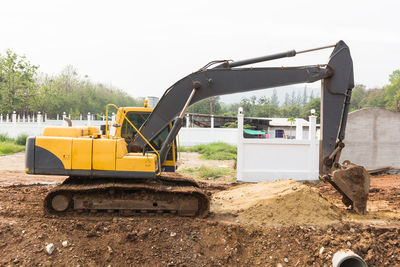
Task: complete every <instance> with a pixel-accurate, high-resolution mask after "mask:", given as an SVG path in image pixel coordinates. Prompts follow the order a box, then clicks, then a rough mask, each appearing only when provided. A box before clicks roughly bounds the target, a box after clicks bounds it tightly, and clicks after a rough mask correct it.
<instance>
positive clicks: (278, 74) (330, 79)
mask: <svg viewBox="0 0 400 267" xmlns="http://www.w3.org/2000/svg"><path fill="white" fill-rule="evenodd" d="M330 47H332V46H330ZM323 48H327V47H323ZM309 51H313V50H308V51H302V52H309ZM298 53H301V52H297V54H298ZM295 55H296V51H294V50H292V51H288V52H284V53H279V54H275V55H268V56H264V57H259V58H254V59H247V60H242V61H236V62H229V61H222V62H223V63H222V64H220V65H218V66H216V67H214V68H212V69H210V68H202V69H200V70H199V71H197V72H194V73H192V74H190V75H188V76H186V77H184V78H183V79H181V80H179V81H178V82H176V83H175V84H174V85H172V86H171V87H170V88H168V89H167V91H166V92H165V93H164V95H163V96H162V97H161V99H160V101H159V102H158V104H157V106H156V107H155V109H154V111H153V112H152V113H151V115H150V116H149V117H148V119H147V120H146V121H145V123H144V124H143V125H142V127H141V129H140V131H141V133H142V134H143V136H144V137H145V138H147V139H148V140H152V139H153V138H155V137H156V136H157V135H158V134H159V133H160V132H161V131H162V129H164V128H165V127H166V126H167V125H168V124H169V123H170V122H171V121H173V120H175V122H174V127H173V128H172V130H171V131H170V133H169V136H168V137H167V139H166V140H165V142H164V144H163V145H162V147H161V149H160V157H161V161H162V162H163V161H164V160H165V157H166V154H167V152H168V151H169V149H170V146H171V144H172V142H173V140H174V138H175V136H176V135H177V134H178V132H179V129H180V127H181V125H182V120H183V115H184V113H185V112H186V109H187V107H188V106H190V105H192V104H194V103H196V102H198V101H200V100H202V99H205V98H208V97H212V96H218V95H224V94H233V93H239V92H247V91H253V90H259V89H266V88H273V87H279V86H285V85H291V84H298V83H311V82H315V81H318V80H322V93H321V102H322V103H321V141H320V176H321V178H322V179H323V180H325V181H328V182H330V183H331V184H332V185H333V186H334V187H335V188H336V189H337V190H338V191H339V192H340V193H341V194H342V195H343V202H344V203H345V204H346V205H348V206H352V207H353V208H354V210H355V211H356V212H358V213H365V210H366V202H367V197H368V190H369V176H368V174H366V172H365V169H364V168H363V167H360V166H357V165H354V164H344V165H342V164H340V163H339V158H340V151H341V150H342V148H343V147H344V143H343V139H344V133H345V127H346V121H347V114H348V109H349V104H350V98H351V90H352V88H353V87H354V78H353V63H352V59H351V55H350V50H349V48H348V46H347V45H346V44H345V43H344V42H343V41H340V42H338V43H337V44H336V45H334V50H333V52H332V54H331V56H330V58H329V62H328V64H327V65H314V66H301V67H278V68H257V67H255V68H239V67H241V66H245V65H248V64H253V63H257V62H263V61H268V60H274V59H278V58H283V57H292V56H295ZM216 62H221V61H216ZM206 66H208V67H209V66H210V64H208V65H206ZM134 145H135V146H137V147H142V148H143V149H144V147H145V146H146V143H145V142H144V140H143V139H142V138H141V137H139V136H137V137H136V139H135V140H134ZM350 172H351V175H348V174H349V173H350ZM349 176H351V177H350V178H349Z"/></svg>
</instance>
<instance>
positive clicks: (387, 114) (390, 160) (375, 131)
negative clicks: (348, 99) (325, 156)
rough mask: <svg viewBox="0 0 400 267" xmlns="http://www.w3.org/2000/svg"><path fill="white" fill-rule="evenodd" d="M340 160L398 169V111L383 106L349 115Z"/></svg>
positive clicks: (399, 145)
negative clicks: (344, 145)
mask: <svg viewBox="0 0 400 267" xmlns="http://www.w3.org/2000/svg"><path fill="white" fill-rule="evenodd" d="M344 143H345V144H346V147H345V148H344V149H343V151H342V156H341V160H342V161H343V160H346V159H348V160H350V161H351V162H354V163H356V164H359V165H362V166H364V167H365V168H366V169H377V168H381V167H387V166H391V167H394V168H400V113H396V112H392V111H389V110H386V109H382V108H368V109H362V110H357V111H354V112H352V113H350V114H349V119H348V123H347V127H346V137H345V140H344Z"/></svg>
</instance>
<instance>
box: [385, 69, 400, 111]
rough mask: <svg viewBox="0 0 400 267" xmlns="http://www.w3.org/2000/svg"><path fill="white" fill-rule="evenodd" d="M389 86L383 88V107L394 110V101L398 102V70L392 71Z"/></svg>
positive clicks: (399, 84)
mask: <svg viewBox="0 0 400 267" xmlns="http://www.w3.org/2000/svg"><path fill="white" fill-rule="evenodd" d="M389 82H390V84H388V85H386V86H385V88H384V89H385V92H384V100H385V102H386V103H385V107H386V108H387V109H390V110H395V109H396V101H397V100H400V70H395V71H393V73H392V74H390V76H389Z"/></svg>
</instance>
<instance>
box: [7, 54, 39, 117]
mask: <svg viewBox="0 0 400 267" xmlns="http://www.w3.org/2000/svg"><path fill="white" fill-rule="evenodd" d="M37 69H38V66H35V65H32V64H31V63H30V62H29V61H27V59H26V58H25V57H24V56H18V55H17V54H16V53H14V52H12V51H11V50H9V49H8V50H6V52H5V55H4V56H2V55H0V112H1V113H11V112H12V111H13V110H15V111H17V112H27V111H28V110H29V108H30V104H31V103H32V97H33V96H34V95H35V89H36V88H35V76H36V71H37Z"/></svg>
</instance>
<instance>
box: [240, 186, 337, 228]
mask: <svg viewBox="0 0 400 267" xmlns="http://www.w3.org/2000/svg"><path fill="white" fill-rule="evenodd" d="M239 220H240V221H244V222H252V221H256V222H265V223H274V224H317V225H322V224H331V223H334V222H337V221H339V220H340V214H339V213H338V212H337V211H336V208H335V207H332V206H331V204H330V203H329V201H328V200H326V199H325V198H324V197H322V196H321V195H320V194H319V193H318V192H316V191H315V190H313V189H312V188H302V189H300V190H298V191H295V192H291V193H290V194H286V195H283V196H280V197H278V198H274V199H267V200H262V201H259V202H258V203H257V204H256V205H254V206H252V207H250V208H249V209H247V210H244V211H243V212H241V213H240V214H239Z"/></svg>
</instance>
